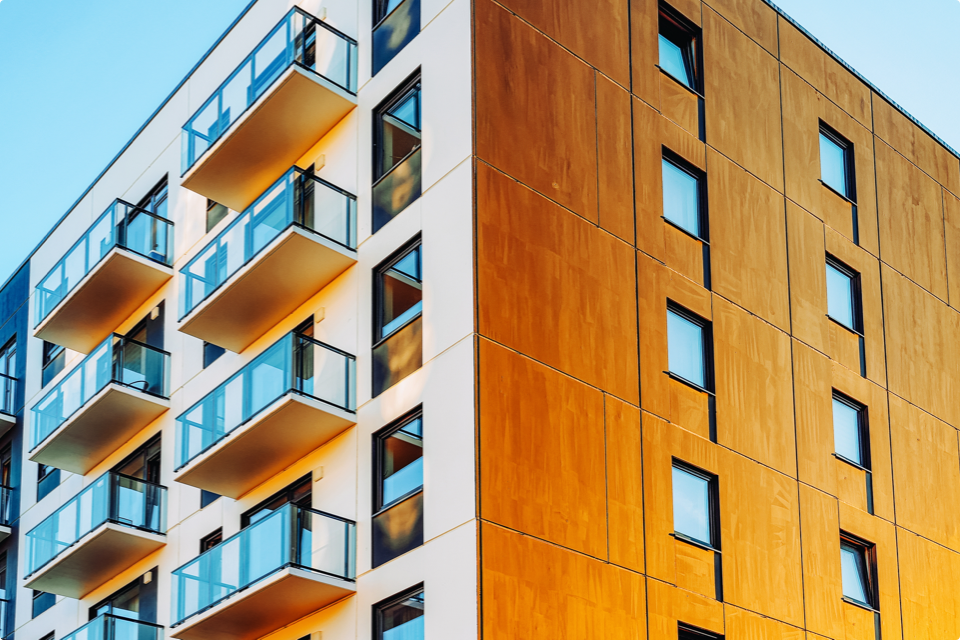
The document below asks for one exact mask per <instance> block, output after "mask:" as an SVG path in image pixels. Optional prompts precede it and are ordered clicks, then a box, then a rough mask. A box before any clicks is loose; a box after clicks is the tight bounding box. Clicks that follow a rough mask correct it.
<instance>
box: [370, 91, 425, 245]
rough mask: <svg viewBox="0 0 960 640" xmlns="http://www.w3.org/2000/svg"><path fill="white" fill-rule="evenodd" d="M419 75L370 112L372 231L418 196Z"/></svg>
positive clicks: (375, 230)
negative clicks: (372, 120)
mask: <svg viewBox="0 0 960 640" xmlns="http://www.w3.org/2000/svg"><path fill="white" fill-rule="evenodd" d="M420 111H421V109H420V78H419V76H417V77H415V78H414V79H412V80H410V81H408V82H407V83H406V84H405V85H404V86H403V87H401V88H400V89H399V90H398V91H397V92H396V93H394V94H393V95H392V96H390V97H389V98H388V99H387V100H386V101H385V102H384V103H383V104H382V105H381V106H380V107H378V108H377V110H376V111H375V112H374V145H375V149H374V171H373V179H374V186H373V232H374V233H376V232H377V231H379V230H380V228H381V227H383V225H385V224H387V223H388V222H389V221H390V220H392V219H393V217H394V216H396V215H397V214H398V213H400V212H401V211H403V210H404V209H406V208H407V206H408V205H409V204H410V203H411V202H413V201H414V200H416V199H417V198H419V197H420V128H421V123H420Z"/></svg>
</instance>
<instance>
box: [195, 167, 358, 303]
mask: <svg viewBox="0 0 960 640" xmlns="http://www.w3.org/2000/svg"><path fill="white" fill-rule="evenodd" d="M294 225H296V226H298V227H300V228H302V229H306V230H308V231H312V232H314V233H316V234H318V235H321V236H323V237H324V238H327V239H328V240H332V241H333V242H336V243H337V244H340V245H342V246H344V247H346V248H348V249H356V237H357V228H356V227H357V199H356V198H355V197H354V196H353V195H351V194H349V193H347V192H346V191H343V190H341V189H339V188H337V187H335V186H333V185H332V184H330V183H328V182H325V181H324V180H321V179H320V178H317V177H316V176H312V175H309V174H307V173H304V172H303V171H301V170H300V169H298V168H297V167H293V168H291V169H290V170H289V171H287V173H286V174H285V175H284V176H283V177H282V178H280V179H279V180H277V182H275V183H274V184H273V186H271V187H270V188H269V189H267V191H266V192H265V193H264V194H263V195H261V196H260V197H259V198H257V200H256V201H255V202H254V203H253V204H252V205H250V206H249V207H248V208H247V210H246V211H244V212H243V213H242V214H241V215H240V217H238V218H237V219H236V220H234V221H233V222H232V223H231V224H230V226H229V227H227V228H226V229H224V230H223V231H222V232H221V233H220V235H218V236H217V237H216V239H215V240H214V241H213V242H211V243H210V244H209V245H208V246H207V248H206V249H204V250H203V251H202V252H200V254H199V255H197V256H196V257H195V258H194V259H193V260H191V261H190V262H189V263H188V264H187V266H185V267H183V268H182V269H181V270H180V276H181V281H182V284H183V290H182V293H181V294H180V319H181V320H182V319H183V318H184V316H186V315H187V314H188V313H190V311H192V310H193V309H194V307H196V306H197V305H198V304H200V303H201V302H203V301H204V300H206V299H207V298H209V297H210V295H211V294H213V292H214V291H216V290H217V289H218V288H219V287H220V285H222V284H223V283H224V282H226V281H227V279H228V278H229V277H230V276H232V275H233V274H234V273H236V272H237V271H238V270H239V269H240V268H241V267H242V266H244V265H245V264H247V263H248V262H250V261H251V260H253V258H254V257H255V256H256V255H257V254H258V253H260V251H261V250H263V249H264V248H265V247H266V246H267V245H269V244H270V242H272V241H273V239H274V238H276V237H277V236H279V235H280V234H281V233H283V232H284V231H286V229H287V228H288V227H290V226H294ZM290 277H292V278H293V277H296V275H295V274H290Z"/></svg>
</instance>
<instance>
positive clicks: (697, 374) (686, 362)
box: [667, 309, 707, 388]
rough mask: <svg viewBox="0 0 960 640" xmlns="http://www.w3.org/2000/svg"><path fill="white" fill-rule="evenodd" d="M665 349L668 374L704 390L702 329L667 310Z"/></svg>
mask: <svg viewBox="0 0 960 640" xmlns="http://www.w3.org/2000/svg"><path fill="white" fill-rule="evenodd" d="M667 349H668V351H669V361H670V372H671V373H673V374H674V375H677V376H680V377H681V378H683V379H684V380H687V381H689V382H692V383H694V384H696V385H699V386H701V387H704V388H706V386H707V369H706V363H705V357H704V354H705V351H704V339H703V327H702V326H701V325H699V324H697V323H695V322H693V321H692V320H689V319H687V318H685V317H684V316H682V315H680V314H678V313H676V312H675V311H673V310H669V309H668V310H667Z"/></svg>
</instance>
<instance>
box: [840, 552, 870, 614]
mask: <svg viewBox="0 0 960 640" xmlns="http://www.w3.org/2000/svg"><path fill="white" fill-rule="evenodd" d="M840 568H841V575H842V579H843V596H844V597H845V598H850V599H851V600H853V601H854V602H859V603H860V604H862V605H865V606H868V607H869V606H871V603H870V583H869V582H868V577H867V576H868V574H867V558H866V550H865V549H864V548H863V547H859V546H856V545H853V544H850V543H847V542H843V543H841V544H840Z"/></svg>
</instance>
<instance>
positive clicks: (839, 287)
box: [827, 262, 858, 331]
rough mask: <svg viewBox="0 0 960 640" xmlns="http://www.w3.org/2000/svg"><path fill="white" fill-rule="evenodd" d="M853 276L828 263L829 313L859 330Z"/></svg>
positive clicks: (844, 324)
mask: <svg viewBox="0 0 960 640" xmlns="http://www.w3.org/2000/svg"><path fill="white" fill-rule="evenodd" d="M854 295H855V288H854V282H853V277H852V276H851V275H850V274H848V273H846V272H844V271H841V270H840V269H838V268H837V267H835V266H834V265H832V264H830V263H829V262H828V263H827V313H828V314H829V315H830V317H831V318H832V319H834V320H836V321H837V322H839V323H840V324H842V325H843V326H845V327H847V328H848V329H853V330H854V331H856V330H857V328H858V327H857V322H856V304H855V302H854V300H855V298H854Z"/></svg>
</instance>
